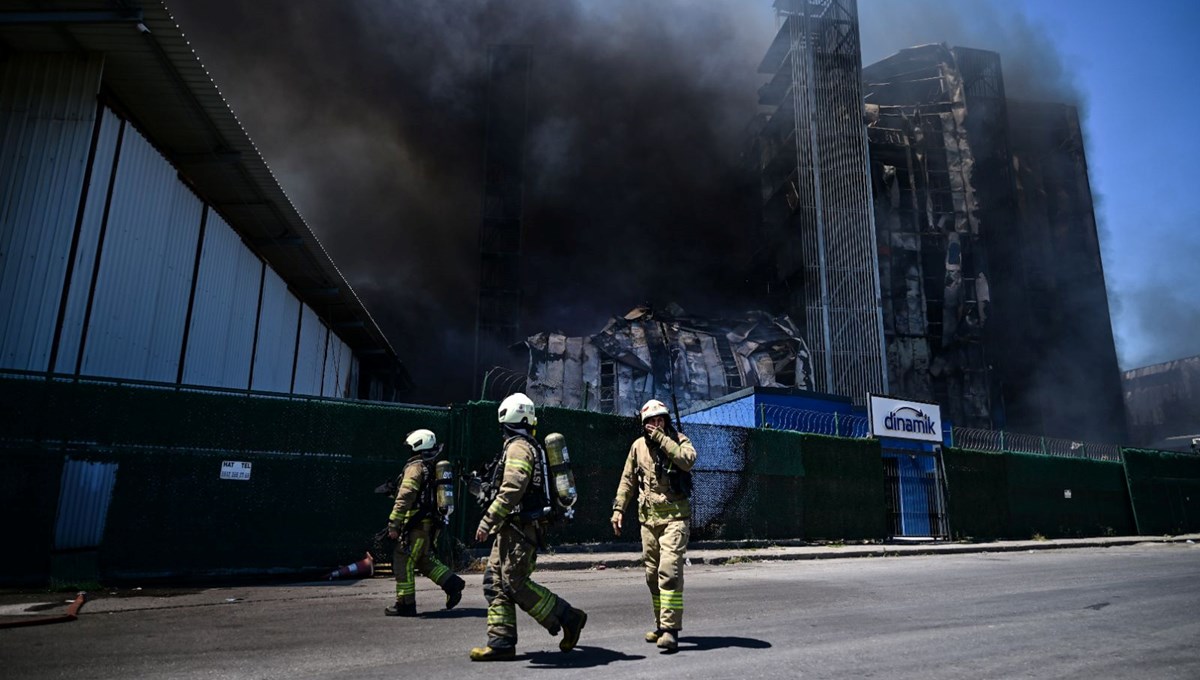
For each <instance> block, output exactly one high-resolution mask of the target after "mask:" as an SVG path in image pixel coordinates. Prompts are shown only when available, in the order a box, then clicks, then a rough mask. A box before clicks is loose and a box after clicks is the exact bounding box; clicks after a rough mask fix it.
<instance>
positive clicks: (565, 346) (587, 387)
mask: <svg viewBox="0 0 1200 680" xmlns="http://www.w3.org/2000/svg"><path fill="white" fill-rule="evenodd" d="M525 346H526V347H528V349H529V375H528V385H527V387H526V391H527V393H528V394H529V396H530V397H531V398H532V399H533V400H534V402H535V403H537V404H539V405H545V406H562V407H567V408H578V409H584V410H588V411H601V412H605V413H619V414H626V415H629V414H633V413H636V412H637V410H638V408H640V407H641V405H642V404H643V403H644V402H645V401H646V400H648V399H661V400H663V401H666V402H667V403H671V396H672V393H673V394H674V396H675V398H676V400H677V401H678V404H679V408H680V409H684V408H687V407H689V406H692V405H695V404H699V403H702V402H705V401H710V400H713V399H717V398H720V397H723V396H725V395H726V394H728V393H730V392H734V391H737V390H740V389H743V388H745V387H754V386H762V387H795V388H799V389H812V365H811V363H810V354H809V350H808V344H807V343H806V342H805V341H804V338H803V337H801V335H800V331H799V330H798V329H797V328H796V325H795V324H794V323H792V320H791V319H790V318H788V317H787V316H771V315H770V314H767V313H766V312H761V311H752V312H748V313H746V315H745V316H743V317H741V318H738V319H706V318H702V317H699V316H693V315H689V314H687V313H686V312H684V310H683V309H681V308H680V307H679V306H677V305H674V304H672V305H668V306H667V307H665V308H663V309H654V308H652V307H650V306H648V305H641V306H639V307H636V308H634V309H633V310H632V311H630V312H629V313H628V314H626V315H624V316H622V317H614V318H612V319H611V320H609V322H608V324H607V325H606V326H605V327H604V329H603V330H601V331H600V332H599V333H596V334H595V335H592V336H590V337H567V336H566V335H564V334H562V333H538V334H536V335H533V336H530V337H529V338H528V339H527V340H526V341H525Z"/></svg>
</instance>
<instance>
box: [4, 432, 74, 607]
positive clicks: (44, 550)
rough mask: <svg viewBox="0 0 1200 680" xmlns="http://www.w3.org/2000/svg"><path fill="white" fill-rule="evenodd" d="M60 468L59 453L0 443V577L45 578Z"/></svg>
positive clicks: (40, 580)
mask: <svg viewBox="0 0 1200 680" xmlns="http://www.w3.org/2000/svg"><path fill="white" fill-rule="evenodd" d="M62 468H63V459H62V456H54V455H46V453H45V452H44V451H35V450H28V449H24V450H22V449H12V450H2V449H0V507H2V508H4V512H5V518H4V522H3V524H2V526H3V527H4V549H3V550H0V581H2V582H9V583H14V584H20V585H32V584H37V583H43V582H45V581H46V579H47V578H48V576H49V574H50V551H51V548H53V546H54V520H55V516H56V510H57V508H58V484H59V479H60V478H61V477H62Z"/></svg>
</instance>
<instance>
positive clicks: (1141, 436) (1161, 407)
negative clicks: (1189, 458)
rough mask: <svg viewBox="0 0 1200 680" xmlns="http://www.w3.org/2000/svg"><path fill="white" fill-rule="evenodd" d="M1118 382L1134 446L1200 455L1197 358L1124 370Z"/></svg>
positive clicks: (1199, 379)
mask: <svg viewBox="0 0 1200 680" xmlns="http://www.w3.org/2000/svg"><path fill="white" fill-rule="evenodd" d="M1122 382H1123V384H1124V386H1125V407H1126V409H1128V411H1129V434H1130V441H1131V442H1132V443H1133V444H1134V445H1135V446H1145V447H1147V448H1154V449H1165V450H1167V451H1191V452H1195V453H1200V448H1197V445H1196V444H1194V443H1193V442H1195V441H1196V440H1197V439H1200V356H1195V357H1188V358H1186V359H1176V360H1175V361H1168V362H1166V363H1161V364H1154V365H1152V366H1144V367H1142V368H1135V369H1133V370H1132V371H1125V373H1124V374H1123V375H1122Z"/></svg>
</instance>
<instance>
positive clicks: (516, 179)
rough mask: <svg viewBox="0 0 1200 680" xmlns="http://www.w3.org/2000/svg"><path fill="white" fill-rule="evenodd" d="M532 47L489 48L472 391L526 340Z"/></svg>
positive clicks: (502, 46) (508, 46)
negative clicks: (524, 245)
mask: <svg viewBox="0 0 1200 680" xmlns="http://www.w3.org/2000/svg"><path fill="white" fill-rule="evenodd" d="M530 63H531V55H530V48H529V47H527V46H517V45H497V46H493V47H491V48H490V49H489V50H488V92H487V133H486V141H485V151H484V188H483V219H482V222H481V223H480V226H479V303H478V307H477V311H476V317H475V363H474V372H473V376H474V377H473V381H474V383H473V387H472V393H473V394H474V393H478V390H479V386H480V382H481V381H482V380H483V375H484V373H485V372H486V371H488V370H490V369H491V368H492V367H493V366H497V365H504V364H506V363H508V361H507V359H508V355H507V348H508V347H509V346H511V345H512V344H513V343H515V342H517V341H519V340H520V339H521V337H520V333H521V266H520V265H521V237H522V234H521V232H522V226H523V225H522V222H523V218H524V164H525V131H526V119H527V108H528V99H529V70H530Z"/></svg>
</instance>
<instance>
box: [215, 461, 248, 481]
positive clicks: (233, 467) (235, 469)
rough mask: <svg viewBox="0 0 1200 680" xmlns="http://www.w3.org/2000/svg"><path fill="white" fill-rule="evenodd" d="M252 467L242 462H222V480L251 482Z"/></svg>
mask: <svg viewBox="0 0 1200 680" xmlns="http://www.w3.org/2000/svg"><path fill="white" fill-rule="evenodd" d="M250 465H251V464H250V463H245V462H242V461H240V460H224V461H221V479H240V480H244V481H250Z"/></svg>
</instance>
